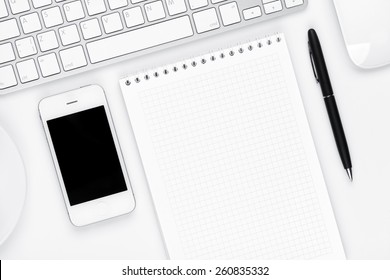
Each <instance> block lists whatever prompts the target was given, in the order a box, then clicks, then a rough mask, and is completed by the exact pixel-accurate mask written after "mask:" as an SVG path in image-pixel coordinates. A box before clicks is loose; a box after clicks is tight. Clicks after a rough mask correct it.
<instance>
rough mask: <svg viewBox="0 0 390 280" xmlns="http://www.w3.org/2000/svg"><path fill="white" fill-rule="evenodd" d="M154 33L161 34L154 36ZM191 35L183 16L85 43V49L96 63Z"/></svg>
mask: <svg viewBox="0 0 390 280" xmlns="http://www.w3.org/2000/svg"><path fill="white" fill-rule="evenodd" d="M156 34H161V35H163V36H156ZM192 35H194V33H193V31H192V26H191V22H190V19H189V17H188V16H183V17H179V18H176V19H172V20H168V21H164V22H161V23H157V24H154V25H150V26H147V27H143V28H140V29H137V30H132V31H128V32H126V33H122V34H119V35H116V36H112V37H109V38H105V39H102V40H98V41H95V42H91V43H87V50H88V54H89V58H90V60H91V62H92V63H98V62H101V61H104V60H107V59H111V58H114V57H118V56H122V55H125V54H130V53H133V52H137V51H141V50H144V49H148V48H151V47H154V46H158V45H161V44H164V43H168V42H172V41H176V40H179V39H183V38H186V37H190V36H192ZM102 50H104V51H102Z"/></svg>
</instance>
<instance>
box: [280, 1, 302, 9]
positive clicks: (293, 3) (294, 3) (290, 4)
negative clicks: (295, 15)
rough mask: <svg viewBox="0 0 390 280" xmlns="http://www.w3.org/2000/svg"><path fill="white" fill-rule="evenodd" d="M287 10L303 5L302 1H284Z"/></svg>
mask: <svg viewBox="0 0 390 280" xmlns="http://www.w3.org/2000/svg"><path fill="white" fill-rule="evenodd" d="M284 2H285V3H286V7H287V8H293V7H296V6H301V5H303V0H284Z"/></svg>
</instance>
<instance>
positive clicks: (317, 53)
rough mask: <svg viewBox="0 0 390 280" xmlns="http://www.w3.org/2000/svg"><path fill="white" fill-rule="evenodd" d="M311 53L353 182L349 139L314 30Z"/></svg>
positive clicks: (336, 138) (310, 35)
mask: <svg viewBox="0 0 390 280" xmlns="http://www.w3.org/2000/svg"><path fill="white" fill-rule="evenodd" d="M309 51H310V60H311V64H312V66H313V71H314V76H315V78H316V80H317V82H318V83H319V84H320V86H321V90H322V94H323V96H324V101H325V105H326V109H327V111H328V115H329V120H330V124H331V126H332V130H333V135H334V138H335V140H336V145H337V149H338V151H339V154H340V157H341V161H342V163H343V165H344V169H345V170H346V171H347V174H348V177H349V179H350V180H351V181H352V180H353V177H352V163H351V156H350V154H349V149H348V143H347V139H346V138H345V133H344V129H343V125H342V123H341V119H340V114H339V110H338V109H337V104H336V99H335V98H334V94H333V89H332V84H331V82H330V78H329V74H328V70H327V69H326V63H325V58H324V54H323V53H322V48H321V44H320V40H319V39H318V36H317V33H316V31H315V30H314V29H310V30H309Z"/></svg>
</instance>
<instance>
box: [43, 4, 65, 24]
mask: <svg viewBox="0 0 390 280" xmlns="http://www.w3.org/2000/svg"><path fill="white" fill-rule="evenodd" d="M42 17H43V22H44V23H45V26H46V28H50V27H53V26H57V25H61V24H63V23H64V20H63V19H62V15H61V10H60V8H59V7H54V8H50V9H47V10H43V11H42Z"/></svg>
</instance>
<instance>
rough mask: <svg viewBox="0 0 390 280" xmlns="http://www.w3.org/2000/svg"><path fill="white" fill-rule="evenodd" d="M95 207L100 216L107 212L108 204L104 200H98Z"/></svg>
mask: <svg viewBox="0 0 390 280" xmlns="http://www.w3.org/2000/svg"><path fill="white" fill-rule="evenodd" d="M96 208H97V209H96V211H97V213H99V215H101V216H103V215H106V214H107V213H108V205H107V203H105V202H98V204H97V207H96Z"/></svg>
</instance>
